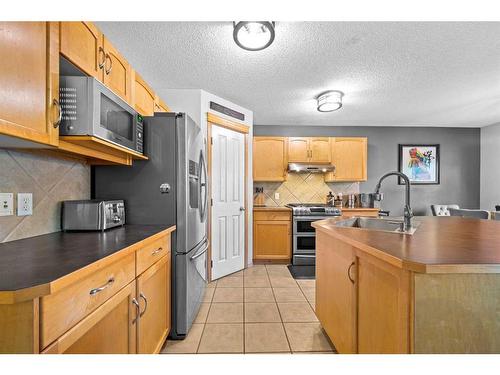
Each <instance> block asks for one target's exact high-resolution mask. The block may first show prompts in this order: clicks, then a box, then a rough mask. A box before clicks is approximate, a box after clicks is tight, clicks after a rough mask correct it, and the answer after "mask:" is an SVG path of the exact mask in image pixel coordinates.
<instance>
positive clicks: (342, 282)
mask: <svg viewBox="0 0 500 375" xmlns="http://www.w3.org/2000/svg"><path fill="white" fill-rule="evenodd" d="M355 266H356V260H355V255H354V251H353V248H352V247H351V246H349V245H347V244H344V243H343V242H340V241H335V240H334V239H333V238H332V237H330V236H328V235H327V234H325V233H323V232H321V231H317V232H316V315H317V316H318V319H319V320H320V322H321V324H322V326H323V328H324V330H325V331H326V333H327V334H328V336H329V337H330V339H331V340H332V342H333V344H334V345H335V348H336V349H337V350H338V352H339V353H342V354H346V353H355V352H356V288H355V283H354V282H353V281H354V280H355V269H354V268H355Z"/></svg>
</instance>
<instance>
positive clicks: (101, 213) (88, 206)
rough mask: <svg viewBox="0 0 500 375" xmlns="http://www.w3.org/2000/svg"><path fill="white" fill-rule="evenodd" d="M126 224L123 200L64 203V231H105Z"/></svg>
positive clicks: (62, 216) (62, 224) (62, 219)
mask: <svg viewBox="0 0 500 375" xmlns="http://www.w3.org/2000/svg"><path fill="white" fill-rule="evenodd" d="M124 224H125V204H124V202H123V200H112V201H107V200H96V199H93V200H76V201H63V202H62V214H61V227H62V230H63V231H72V230H75V231H76V230H95V231H104V230H106V229H110V228H114V227H118V226H122V225H124Z"/></svg>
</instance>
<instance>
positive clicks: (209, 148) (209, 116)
mask: <svg viewBox="0 0 500 375" xmlns="http://www.w3.org/2000/svg"><path fill="white" fill-rule="evenodd" d="M214 119H215V121H213V120H214ZM218 119H220V120H222V121H228V122H230V123H232V121H229V120H224V119H222V118H220V117H218V116H215V115H212V114H211V113H207V120H208V122H207V159H208V160H207V169H208V173H207V175H208V176H209V177H208V192H209V200H210V202H209V205H208V207H209V210H208V218H209V219H208V241H209V247H208V251H207V254H208V257H209V258H208V261H207V268H208V272H207V275H208V281H212V267H211V263H212V205H211V202H212V178H211V176H212V126H213V125H215V126H220V127H222V128H226V129H229V130H232V131H235V132H237V133H242V134H243V135H244V142H245V151H244V152H245V177H244V182H245V183H244V195H245V197H244V203H243V204H244V205H245V256H244V265H243V267H244V268H246V267H247V266H248V197H247V196H248V161H249V158H248V129H249V127H248V126H245V125H239V124H236V123H233V124H236V125H238V126H237V127H232V126H224V125H221V124H219V123H217V122H216V121H217V120H218Z"/></svg>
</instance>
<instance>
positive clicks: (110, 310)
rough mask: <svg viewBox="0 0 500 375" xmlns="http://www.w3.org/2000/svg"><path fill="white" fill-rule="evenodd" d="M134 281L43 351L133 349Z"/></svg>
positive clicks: (95, 352)
mask: <svg viewBox="0 0 500 375" xmlns="http://www.w3.org/2000/svg"><path fill="white" fill-rule="evenodd" d="M135 289H136V286H135V281H134V282H132V283H130V284H128V285H127V286H126V287H125V288H123V289H122V290H121V291H119V292H118V293H117V294H115V295H114V296H113V297H111V298H110V299H109V300H108V301H106V303H104V304H103V305H102V306H101V307H99V308H98V309H97V310H95V311H94V312H93V313H91V314H90V315H88V316H87V317H86V318H85V319H83V320H82V321H81V322H79V323H78V324H77V325H76V326H74V327H73V328H72V329H70V330H69V331H68V332H66V333H65V334H64V335H62V336H61V337H59V338H58V339H57V340H56V341H55V343H53V344H52V345H50V346H49V347H48V348H47V349H45V350H44V351H43V353H46V354H63V353H65V354H128V353H135V352H136V326H137V321H136V317H137V308H136V307H135V305H134V303H133V301H134V300H135V295H136V290H135Z"/></svg>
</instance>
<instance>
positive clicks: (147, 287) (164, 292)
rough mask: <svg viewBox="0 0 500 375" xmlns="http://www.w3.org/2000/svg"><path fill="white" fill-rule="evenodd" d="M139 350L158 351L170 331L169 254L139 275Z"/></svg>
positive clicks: (147, 352) (142, 351)
mask: <svg viewBox="0 0 500 375" xmlns="http://www.w3.org/2000/svg"><path fill="white" fill-rule="evenodd" d="M137 299H138V301H139V304H140V319H139V326H138V330H137V353H139V354H151V353H159V352H160V350H161V347H162V345H163V343H164V342H165V339H166V338H167V336H168V333H169V331H170V254H168V255H167V256H164V257H163V258H161V259H160V260H159V261H158V262H156V263H155V264H154V265H152V266H151V267H150V268H148V269H147V270H146V271H145V272H144V273H143V274H142V275H141V276H139V277H138V278H137Z"/></svg>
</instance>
